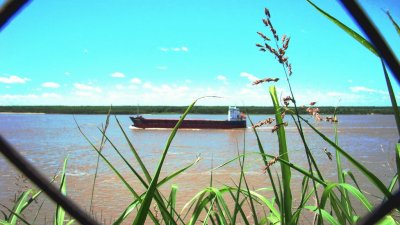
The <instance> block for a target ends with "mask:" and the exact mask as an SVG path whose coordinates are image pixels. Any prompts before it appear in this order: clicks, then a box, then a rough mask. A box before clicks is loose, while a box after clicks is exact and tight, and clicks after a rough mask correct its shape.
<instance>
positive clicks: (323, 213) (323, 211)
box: [304, 206, 340, 225]
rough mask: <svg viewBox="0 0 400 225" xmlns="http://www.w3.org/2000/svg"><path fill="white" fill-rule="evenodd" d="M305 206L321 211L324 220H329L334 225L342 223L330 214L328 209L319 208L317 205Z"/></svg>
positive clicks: (311, 209) (313, 210)
mask: <svg viewBox="0 0 400 225" xmlns="http://www.w3.org/2000/svg"><path fill="white" fill-rule="evenodd" d="M304 208H306V209H308V210H310V211H312V212H314V213H316V212H321V214H322V215H321V216H322V218H323V219H324V220H326V221H328V222H329V224H333V225H340V223H339V222H338V221H337V220H336V219H335V218H333V216H332V215H331V214H329V213H328V212H327V211H326V210H324V209H318V208H317V207H316V206H305V207H304Z"/></svg>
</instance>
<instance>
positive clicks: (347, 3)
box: [340, 0, 400, 84]
mask: <svg viewBox="0 0 400 225" xmlns="http://www.w3.org/2000/svg"><path fill="white" fill-rule="evenodd" d="M340 2H341V3H342V5H343V6H344V7H345V8H346V10H347V11H348V13H349V14H350V15H351V16H352V17H353V19H354V20H355V21H356V22H357V24H358V25H359V26H360V27H361V29H362V30H363V31H364V33H365V34H366V35H367V36H368V38H369V40H370V41H371V42H372V44H373V45H374V46H375V49H376V50H377V51H378V53H379V55H380V56H381V57H382V58H383V60H384V61H385V63H386V65H387V66H388V67H389V69H390V71H391V72H392V74H393V75H394V76H395V78H396V80H397V83H398V84H400V64H399V60H398V59H397V58H396V55H395V54H394V53H393V52H392V50H391V49H390V47H389V46H388V44H387V43H386V41H385V40H384V39H383V37H382V35H381V34H380V33H379V31H378V29H376V27H375V26H374V24H373V23H372V22H371V20H370V19H369V18H368V16H367V14H366V13H365V12H364V10H363V9H362V8H361V7H360V6H359V5H358V3H357V1H355V0H340Z"/></svg>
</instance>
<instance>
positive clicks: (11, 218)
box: [6, 189, 32, 225]
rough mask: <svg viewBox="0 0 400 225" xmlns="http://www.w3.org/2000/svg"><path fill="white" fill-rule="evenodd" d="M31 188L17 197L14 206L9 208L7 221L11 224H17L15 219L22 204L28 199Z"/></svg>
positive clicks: (19, 212) (20, 210)
mask: <svg viewBox="0 0 400 225" xmlns="http://www.w3.org/2000/svg"><path fill="white" fill-rule="evenodd" d="M31 192H32V189H28V190H27V191H24V192H23V193H22V194H21V195H20V196H19V198H18V200H17V202H16V203H15V205H14V207H13V208H12V210H9V209H8V208H6V209H8V210H9V211H10V212H11V214H10V216H9V219H8V222H9V223H10V224H12V225H15V224H17V220H18V218H19V215H20V214H21V212H22V209H23V205H24V204H25V203H26V202H28V200H29V195H30V194H31Z"/></svg>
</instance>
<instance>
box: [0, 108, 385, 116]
mask: <svg viewBox="0 0 400 225" xmlns="http://www.w3.org/2000/svg"><path fill="white" fill-rule="evenodd" d="M239 107H240V106H239ZM186 108H187V106H112V113H113V114H182V113H183V112H184V111H185V109H186ZM319 108H320V111H321V114H333V112H334V109H335V108H334V107H331V106H322V107H319ZM109 109H110V106H0V113H46V114H107V112H108V111H109ZM227 109H228V106H195V107H193V109H192V111H191V113H192V114H226V113H227ZM240 110H241V111H242V112H246V113H248V114H250V115H257V114H273V113H274V109H273V107H261V106H246V107H244V106H242V107H240ZM299 110H300V113H304V114H306V113H307V112H306V107H300V108H299ZM337 113H338V114H341V115H343V114H393V109H392V107H388V106H383V107H381V106H380V107H375V106H344V107H339V108H338V109H337Z"/></svg>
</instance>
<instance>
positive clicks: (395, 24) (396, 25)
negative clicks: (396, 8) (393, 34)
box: [386, 11, 400, 36]
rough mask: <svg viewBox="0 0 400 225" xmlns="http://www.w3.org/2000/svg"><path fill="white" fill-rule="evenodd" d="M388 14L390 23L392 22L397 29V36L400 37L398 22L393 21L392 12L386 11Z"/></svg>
mask: <svg viewBox="0 0 400 225" xmlns="http://www.w3.org/2000/svg"><path fill="white" fill-rule="evenodd" d="M386 14H387V15H388V17H389V19H390V21H392V24H393V26H394V28H395V29H396V31H397V34H398V35H399V36H400V27H399V25H398V24H397V23H396V21H394V19H393V18H392V16H391V15H390V12H389V11H386Z"/></svg>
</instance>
